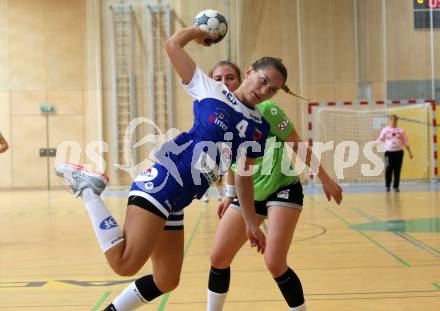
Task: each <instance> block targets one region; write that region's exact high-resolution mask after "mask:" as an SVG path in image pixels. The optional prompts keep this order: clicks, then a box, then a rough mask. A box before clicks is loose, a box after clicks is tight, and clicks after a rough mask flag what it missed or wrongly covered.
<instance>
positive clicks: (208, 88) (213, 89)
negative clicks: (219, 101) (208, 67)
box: [182, 67, 223, 100]
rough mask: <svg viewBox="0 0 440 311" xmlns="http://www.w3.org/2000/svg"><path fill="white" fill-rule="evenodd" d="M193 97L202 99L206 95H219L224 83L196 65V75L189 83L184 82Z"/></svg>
mask: <svg viewBox="0 0 440 311" xmlns="http://www.w3.org/2000/svg"><path fill="white" fill-rule="evenodd" d="M182 86H183V87H184V88H185V90H186V91H187V92H188V94H189V95H191V96H192V98H194V99H196V100H201V99H203V98H206V97H217V96H216V94H217V93H219V92H221V90H222V89H223V87H222V84H221V83H220V82H217V81H215V80H213V79H211V78H210V77H208V76H207V75H206V74H205V73H204V72H203V71H202V70H200V68H199V67H196V70H195V72H194V76H193V77H192V79H191V81H190V82H189V83H188V84H182Z"/></svg>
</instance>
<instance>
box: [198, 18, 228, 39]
mask: <svg viewBox="0 0 440 311" xmlns="http://www.w3.org/2000/svg"><path fill="white" fill-rule="evenodd" d="M193 25H195V26H197V27H199V28H200V29H202V30H204V31H207V32H209V33H210V34H213V35H217V36H218V37H217V38H216V39H206V41H205V42H206V43H207V44H210V45H211V44H213V43H218V42H220V41H222V40H223V38H224V37H225V36H226V33H227V32H228V22H227V21H226V18H225V17H224V16H223V15H222V14H221V13H220V12H219V11H216V10H204V11H201V12H199V13H198V14H197V15H196V17H195V18H194V22H193Z"/></svg>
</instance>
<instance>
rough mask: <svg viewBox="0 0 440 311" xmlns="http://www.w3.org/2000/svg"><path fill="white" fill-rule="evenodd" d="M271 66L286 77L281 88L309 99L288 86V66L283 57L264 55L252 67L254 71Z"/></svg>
mask: <svg viewBox="0 0 440 311" xmlns="http://www.w3.org/2000/svg"><path fill="white" fill-rule="evenodd" d="M269 66H272V67H273V68H275V69H276V70H277V71H278V72H279V73H280V74H281V75H282V76H283V78H284V84H283V86H282V87H281V89H282V90H283V91H284V92H286V93H287V94H290V95H292V96H295V97H298V98H300V99H303V100H308V99H307V98H304V97H302V96H300V95H298V94H295V93H293V92H292V91H291V90H290V88H289V87H288V86H287V84H286V81H287V68H286V66H284V64H283V61H282V60H281V58H277V57H270V56H264V57H262V58H260V59H258V60H257V61H256V62H255V63H253V64H252V69H253V70H254V71H257V70H259V69H264V68H267V67H269Z"/></svg>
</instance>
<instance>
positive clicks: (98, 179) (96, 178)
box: [55, 163, 109, 197]
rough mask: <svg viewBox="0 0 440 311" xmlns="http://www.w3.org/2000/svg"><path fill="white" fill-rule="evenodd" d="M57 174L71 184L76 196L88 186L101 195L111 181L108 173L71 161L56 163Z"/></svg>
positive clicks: (67, 183)
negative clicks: (90, 169) (89, 168)
mask: <svg viewBox="0 0 440 311" xmlns="http://www.w3.org/2000/svg"><path fill="white" fill-rule="evenodd" d="M55 175H57V176H59V177H63V178H64V182H65V183H66V185H68V186H70V188H71V190H72V192H73V194H74V195H75V197H78V196H80V195H81V192H82V191H83V190H84V189H86V188H90V189H92V191H93V192H94V193H96V194H97V195H100V194H101V193H102V192H103V191H104V189H105V187H106V186H107V184H108V182H109V179H108V177H107V176H106V175H104V174H102V173H98V172H95V171H89V170H87V169H86V168H85V167H84V166H82V165H78V164H71V163H62V164H56V165H55Z"/></svg>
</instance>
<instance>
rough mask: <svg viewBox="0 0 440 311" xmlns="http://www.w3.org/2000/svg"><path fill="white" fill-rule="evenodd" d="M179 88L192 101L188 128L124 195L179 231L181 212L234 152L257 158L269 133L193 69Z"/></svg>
mask: <svg viewBox="0 0 440 311" xmlns="http://www.w3.org/2000/svg"><path fill="white" fill-rule="evenodd" d="M183 86H184V88H185V89H186V90H187V92H188V93H189V94H190V95H191V96H192V97H193V98H194V108H193V113H194V125H193V127H192V128H191V129H190V130H189V131H188V132H185V133H182V134H180V135H178V136H177V137H176V138H174V139H173V140H171V141H169V142H167V143H165V144H164V145H163V146H162V147H161V149H160V150H159V151H158V152H157V153H156V158H157V159H158V163H155V164H154V165H153V166H151V167H149V168H147V169H146V170H144V171H142V172H141V173H140V174H139V175H138V176H137V178H136V179H135V181H134V182H133V184H132V186H131V189H130V193H129V204H134V205H138V206H140V207H143V208H145V209H147V210H149V211H151V212H153V213H155V214H157V215H158V216H160V217H163V218H165V219H167V228H181V227H182V226H183V208H184V207H186V206H187V205H189V204H190V203H191V202H192V200H193V199H194V198H201V197H202V196H203V194H204V193H205V192H206V190H207V189H208V188H209V186H210V184H212V183H213V182H215V181H216V180H217V179H218V178H219V176H220V175H223V174H225V173H226V171H227V169H228V167H229V166H230V164H231V163H234V162H236V160H237V158H238V157H239V156H240V155H239V152H246V153H245V155H246V156H247V157H250V158H257V157H260V156H262V155H263V153H264V145H265V141H266V137H267V134H268V132H269V130H270V126H269V124H268V123H267V122H266V121H265V120H264V119H263V118H262V116H261V114H260V112H259V111H258V110H257V109H253V108H249V107H248V106H246V105H244V104H243V103H242V102H240V100H238V99H237V98H236V97H235V96H234V94H233V93H232V92H230V91H229V90H228V89H227V87H226V86H225V85H224V84H222V83H221V82H217V81H214V80H213V79H211V78H209V77H208V76H207V75H206V74H205V73H203V72H202V71H201V70H200V69H199V68H196V71H195V73H194V76H193V78H192V80H191V82H190V83H189V84H188V85H183Z"/></svg>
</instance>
